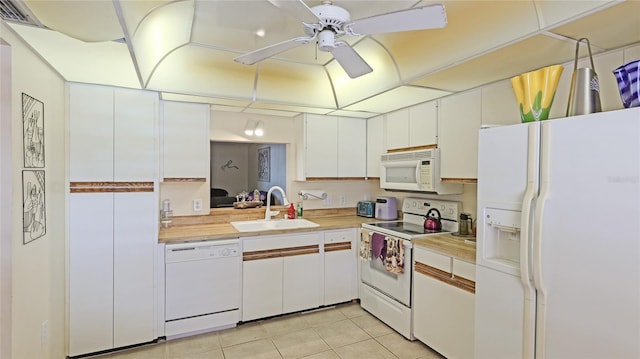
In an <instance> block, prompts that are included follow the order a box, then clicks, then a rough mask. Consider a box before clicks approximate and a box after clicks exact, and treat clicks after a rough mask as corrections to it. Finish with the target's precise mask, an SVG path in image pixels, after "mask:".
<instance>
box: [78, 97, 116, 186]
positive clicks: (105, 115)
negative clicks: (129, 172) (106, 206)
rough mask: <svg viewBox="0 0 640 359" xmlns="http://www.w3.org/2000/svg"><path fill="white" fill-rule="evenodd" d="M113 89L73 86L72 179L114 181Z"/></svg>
mask: <svg viewBox="0 0 640 359" xmlns="http://www.w3.org/2000/svg"><path fill="white" fill-rule="evenodd" d="M113 148H114V145H113V88H111V87H106V86H96V85H83V84H70V85H69V180H70V181H71V182H76V181H78V182H92V181H107V182H111V181H113Z"/></svg>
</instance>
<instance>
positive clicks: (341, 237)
mask: <svg viewBox="0 0 640 359" xmlns="http://www.w3.org/2000/svg"><path fill="white" fill-rule="evenodd" d="M354 237H355V230H354V229H347V230H339V231H326V232H324V243H338V242H351V241H352V240H353V239H354Z"/></svg>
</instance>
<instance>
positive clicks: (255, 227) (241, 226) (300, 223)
mask: <svg viewBox="0 0 640 359" xmlns="http://www.w3.org/2000/svg"><path fill="white" fill-rule="evenodd" d="M231 225H232V226H233V228H235V229H236V230H237V231H238V232H259V231H274V230H283V229H297V228H313V227H319V226H320V225H319V224H317V223H314V222H311V221H308V220H306V219H303V218H296V219H272V220H270V221H266V220H264V219H258V220H254V221H239V222H231Z"/></svg>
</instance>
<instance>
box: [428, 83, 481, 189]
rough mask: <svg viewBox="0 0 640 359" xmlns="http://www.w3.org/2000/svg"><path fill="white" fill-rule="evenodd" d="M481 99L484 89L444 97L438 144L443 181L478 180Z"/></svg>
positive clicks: (439, 122)
mask: <svg viewBox="0 0 640 359" xmlns="http://www.w3.org/2000/svg"><path fill="white" fill-rule="evenodd" d="M481 102H482V96H481V91H480V89H474V90H471V91H466V92H463V93H460V94H456V95H453V96H448V97H445V98H442V99H441V108H440V119H439V121H438V147H439V148H440V177H441V178H442V180H443V181H449V182H475V181H477V177H478V131H479V130H480V125H481V118H482V115H481V108H482V107H481Z"/></svg>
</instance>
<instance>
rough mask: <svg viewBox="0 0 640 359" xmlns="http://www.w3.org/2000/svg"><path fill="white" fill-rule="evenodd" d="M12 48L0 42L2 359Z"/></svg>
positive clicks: (7, 320)
mask: <svg viewBox="0 0 640 359" xmlns="http://www.w3.org/2000/svg"><path fill="white" fill-rule="evenodd" d="M11 108H12V103H11V47H10V46H9V44H7V43H5V42H4V41H3V40H2V39H0V358H9V357H10V356H11V283H12V281H11V275H12V271H11V241H12V235H11V233H12V228H11V227H12V222H13V213H12V212H11V192H12V189H13V186H12V185H13V184H12V183H11V171H12V168H13V166H12V161H11V156H12V151H11V127H12V126H11Z"/></svg>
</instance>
